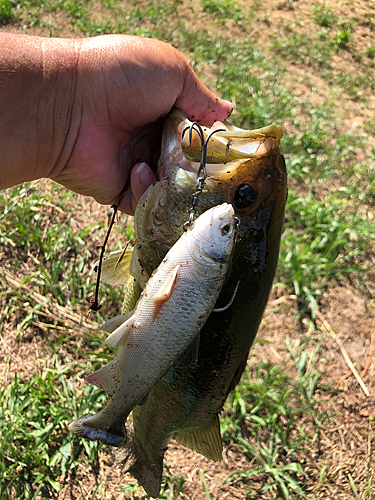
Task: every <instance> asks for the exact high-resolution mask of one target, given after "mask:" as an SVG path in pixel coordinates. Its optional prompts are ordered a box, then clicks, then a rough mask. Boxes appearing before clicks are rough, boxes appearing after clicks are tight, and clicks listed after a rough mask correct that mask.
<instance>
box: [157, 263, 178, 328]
mask: <svg viewBox="0 0 375 500" xmlns="http://www.w3.org/2000/svg"><path fill="white" fill-rule="evenodd" d="M180 267H181V265H180V264H178V265H177V266H176V267H175V268H174V269H173V271H172V272H171V273H170V274H169V276H168V277H167V279H166V280H165V281H164V283H163V284H162V285H161V287H160V288H159V290H158V291H157V292H156V294H155V295H154V297H153V301H154V306H155V307H154V314H153V319H155V318H157V316H158V314H159V313H160V311H161V309H162V307H163V305H164V304H165V303H166V302H167V301H168V300H169V299H170V297H171V295H172V292H173V288H174V286H175V284H176V283H177V278H178V273H179V271H180Z"/></svg>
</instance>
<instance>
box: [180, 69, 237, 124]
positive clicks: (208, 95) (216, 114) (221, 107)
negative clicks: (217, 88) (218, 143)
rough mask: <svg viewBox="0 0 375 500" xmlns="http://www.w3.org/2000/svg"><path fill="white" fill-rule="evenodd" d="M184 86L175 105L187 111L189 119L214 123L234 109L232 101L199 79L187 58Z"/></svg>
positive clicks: (224, 117) (221, 119)
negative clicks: (220, 97)
mask: <svg viewBox="0 0 375 500" xmlns="http://www.w3.org/2000/svg"><path fill="white" fill-rule="evenodd" d="M183 76H184V81H183V88H182V91H181V93H180V95H179V97H178V98H177V99H176V103H175V107H176V108H179V109H180V110H181V111H183V112H184V113H185V115H186V116H187V117H188V118H189V120H192V121H195V122H202V124H203V125H208V126H210V125H212V124H213V123H214V122H215V121H223V120H225V119H226V118H228V116H230V114H231V113H232V111H233V106H232V104H231V103H230V102H228V101H224V100H223V99H219V98H218V97H217V96H216V95H215V94H214V93H213V92H211V91H210V90H208V88H207V87H206V86H205V85H204V84H203V83H202V82H201V81H200V80H199V78H198V77H197V75H196V74H195V73H194V71H193V70H192V69H191V67H190V66H189V64H188V62H187V61H186V60H185V66H184V73H183Z"/></svg>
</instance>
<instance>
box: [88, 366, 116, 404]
mask: <svg viewBox="0 0 375 500" xmlns="http://www.w3.org/2000/svg"><path fill="white" fill-rule="evenodd" d="M86 380H87V382H89V383H90V384H93V385H96V386H97V387H101V388H102V389H103V390H104V391H105V392H106V393H107V394H108V396H109V397H112V394H113V392H114V390H115V388H116V386H117V384H118V382H119V380H118V375H117V370H116V360H114V361H112V363H109V364H108V365H105V366H102V367H101V368H99V370H96V372H94V373H90V375H88V376H87V377H86Z"/></svg>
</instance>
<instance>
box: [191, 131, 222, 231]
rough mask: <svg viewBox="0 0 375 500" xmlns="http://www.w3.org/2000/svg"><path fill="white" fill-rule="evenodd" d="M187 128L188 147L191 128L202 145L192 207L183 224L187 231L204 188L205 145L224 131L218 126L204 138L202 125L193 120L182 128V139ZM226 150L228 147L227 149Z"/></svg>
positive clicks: (205, 173) (205, 170) (205, 175)
mask: <svg viewBox="0 0 375 500" xmlns="http://www.w3.org/2000/svg"><path fill="white" fill-rule="evenodd" d="M187 130H189V142H190V147H191V145H192V143H193V130H195V131H196V132H197V134H198V135H199V138H200V140H201V147H202V152H201V160H200V164H199V168H198V172H197V186H196V189H195V191H194V193H193V202H192V207H191V209H190V210H189V220H188V221H187V222H185V224H184V225H183V228H184V231H187V229H188V227H189V226H191V225H192V224H193V221H194V216H195V215H196V213H197V210H196V207H197V206H198V201H199V196H200V195H201V194H202V192H203V188H204V183H205V182H206V179H207V169H206V157H207V146H208V142H209V140H210V139H211V137H212V136H213V135H214V134H216V133H217V132H225V131H226V130H225V129H223V128H218V129H216V130H212V131H211V133H210V134H209V135H208V136H207V139H206V140H205V139H204V132H203V129H202V127H201V126H200V125H199V123H197V122H193V123H192V124H191V125H190V126H189V127H185V128H184V130H183V131H182V139H183V138H184V135H185V133H186V131H187ZM227 152H228V149H227ZM202 171H203V177H201V173H202Z"/></svg>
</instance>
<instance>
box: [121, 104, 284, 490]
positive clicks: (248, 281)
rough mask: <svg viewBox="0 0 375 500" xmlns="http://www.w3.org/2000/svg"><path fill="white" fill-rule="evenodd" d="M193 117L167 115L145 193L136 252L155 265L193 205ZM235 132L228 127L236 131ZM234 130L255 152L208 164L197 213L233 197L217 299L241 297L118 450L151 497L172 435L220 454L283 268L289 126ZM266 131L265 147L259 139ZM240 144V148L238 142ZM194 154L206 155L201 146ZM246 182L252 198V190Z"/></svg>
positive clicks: (153, 395)
mask: <svg viewBox="0 0 375 500" xmlns="http://www.w3.org/2000/svg"><path fill="white" fill-rule="evenodd" d="M189 123H190V122H189V121H188V120H186V117H184V115H183V114H182V113H181V112H180V111H177V110H175V111H173V112H172V114H171V116H170V117H169V119H168V120H167V121H166V123H165V126H164V130H163V140H162V147H161V156H160V161H159V167H158V171H157V176H158V178H159V179H160V180H159V181H158V182H156V183H155V184H154V186H152V187H151V188H149V190H148V191H147V192H146V193H145V195H144V197H143V198H142V199H141V200H140V202H139V204H138V207H137V210H136V213H135V231H136V236H137V240H138V243H137V245H139V246H138V248H137V245H136V250H137V252H138V254H137V258H138V259H139V260H140V261H141V263H142V265H143V266H144V267H145V268H147V269H149V270H150V272H151V271H152V269H153V268H154V267H156V266H157V265H158V263H159V262H160V260H161V259H162V258H163V256H164V255H165V253H166V252H167V250H168V248H170V246H171V245H173V243H174V242H175V241H176V240H177V239H178V237H179V235H180V234H181V231H182V226H183V224H184V222H185V221H186V219H187V215H186V214H187V211H188V209H189V207H190V206H191V196H192V192H193V191H194V188H195V184H196V172H197V169H198V166H199V164H197V163H195V162H194V161H191V160H188V159H186V158H185V157H184V155H183V151H182V146H181V131H182V130H183V129H185V128H186V127H188V126H189ZM219 126H220V127H221V126H222V124H220V125H219ZM228 130H229V132H228V134H229V133H230V130H231V128H229V127H228ZM232 130H233V128H232ZM234 131H235V134H236V136H238V137H240V138H241V141H240V142H241V149H242V151H244V150H246V148H244V143H245V142H246V141H245V140H244V139H246V136H247V137H249V140H250V141H251V143H252V145H251V148H250V149H249V151H251V157H250V156H249V158H242V159H240V160H236V161H232V162H228V163H225V162H226V159H224V160H223V164H216V165H207V173H208V177H207V181H206V184H205V189H204V191H203V193H202V195H201V197H200V200H199V206H198V214H199V213H201V212H202V211H205V210H207V209H209V208H210V207H212V206H214V205H218V204H221V203H224V202H227V203H231V204H232V205H233V207H234V209H235V213H236V216H237V217H239V219H240V230H239V238H238V241H237V243H236V248H235V252H234V255H233V259H232V262H231V266H230V272H229V274H228V276H227V279H226V281H225V284H224V286H223V289H222V292H221V294H220V298H219V303H218V306H219V307H220V306H222V305H226V304H228V303H229V302H230V301H231V297H232V294H233V290H234V289H235V288H236V285H237V283H238V282H240V283H239V286H238V291H237V294H236V297H235V300H234V302H233V304H232V306H231V307H229V308H228V309H227V310H225V311H224V312H222V313H213V314H211V315H210V317H209V318H208V320H207V321H206V323H205V325H204V327H203V329H202V331H201V334H200V343H199V352H198V357H197V362H196V363H195V364H194V365H191V366H187V367H171V368H170V370H169V371H168V372H167V373H166V374H165V375H164V377H163V378H162V379H161V380H160V381H159V382H158V383H157V384H156V385H155V386H154V387H153V388H152V390H151V392H150V393H149V395H148V398H147V401H146V402H145V403H144V404H143V405H142V406H136V407H135V408H134V409H133V419H132V420H133V423H132V424H129V426H128V427H127V429H128V441H127V442H126V443H122V444H121V445H120V450H119V451H118V452H117V461H119V462H120V463H122V465H123V471H124V472H130V473H131V474H132V475H133V476H134V477H135V478H136V479H137V480H138V482H139V484H140V485H142V486H143V487H144V489H145V490H146V492H147V494H148V495H150V496H152V497H157V496H158V494H159V491H160V485H161V481H162V470H163V457H164V452H165V449H166V447H167V445H168V443H169V441H170V439H172V438H175V439H176V440H177V441H178V442H179V443H181V444H183V445H184V446H187V447H188V448H191V449H193V450H195V451H197V452H199V453H201V454H203V455H205V456H206V457H207V458H209V459H211V460H216V461H219V460H220V459H221V453H222V451H221V450H222V444H221V437H220V425H219V417H218V416H219V414H220V412H221V410H222V408H223V405H224V403H225V400H226V398H227V396H228V394H229V392H230V391H231V390H233V389H234V387H235V386H236V385H237V383H238V382H239V380H240V377H241V374H242V372H243V370H244V369H245V366H246V363H247V357H248V353H249V349H250V347H251V345H252V343H253V341H254V338H255V336H256V333H257V330H258V327H259V324H260V322H261V318H262V315H263V311H264V309H265V307H266V304H267V300H268V296H269V293H270V290H271V287H272V282H273V278H274V275H275V271H276V265H277V260H278V253H279V245H280V238H281V233H282V227H283V221H284V210H285V202H286V198H287V175H286V167H285V161H284V158H283V156H282V154H281V153H280V139H281V137H282V130H281V129H280V128H279V127H273V126H271V127H265V128H263V129H260V130H257V131H255V133H254V132H252V131H241V130H238V129H235V130H234ZM228 134H227V135H226V138H228ZM258 136H259V137H260V138H259V142H258V145H254V141H255V138H256V137H258ZM229 139H230V137H229ZM231 144H232V146H233V147H235V146H236V141H231ZM185 146H186V144H185ZM209 147H210V145H209ZM189 156H190V157H191V158H200V152H199V151H198V153H196V152H195V153H194V154H191V155H189ZM211 156H212V157H214V158H215V159H216V160H215V161H219V159H220V155H217V154H212V155H211ZM244 189H245V192H246V189H248V190H249V192H250V193H251V196H247V197H244V196H243V192H244V191H243V190H244ZM236 202H238V206H237V205H236ZM155 214H156V215H155ZM154 221H157V224H154ZM130 269H132V266H130ZM134 276H137V272H134Z"/></svg>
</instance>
